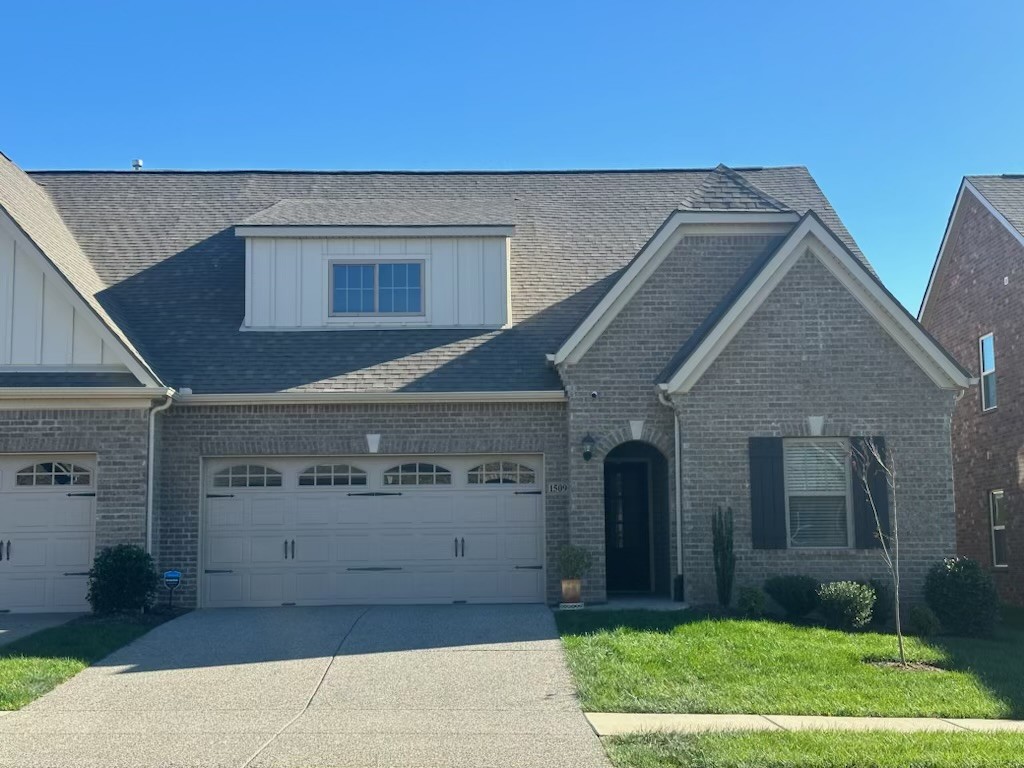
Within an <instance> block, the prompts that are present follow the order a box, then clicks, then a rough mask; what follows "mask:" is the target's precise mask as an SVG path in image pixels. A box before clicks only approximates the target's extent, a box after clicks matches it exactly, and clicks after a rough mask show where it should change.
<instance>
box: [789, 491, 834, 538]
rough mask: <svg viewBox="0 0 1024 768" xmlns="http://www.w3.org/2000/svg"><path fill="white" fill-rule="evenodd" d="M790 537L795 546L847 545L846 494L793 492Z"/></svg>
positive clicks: (790, 508) (790, 502)
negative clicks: (823, 494) (808, 494)
mask: <svg viewBox="0 0 1024 768" xmlns="http://www.w3.org/2000/svg"><path fill="white" fill-rule="evenodd" d="M789 538H790V544H791V545H792V546H794V547H845V546H847V545H848V544H849V539H848V531H847V527H846V496H790V497H789Z"/></svg>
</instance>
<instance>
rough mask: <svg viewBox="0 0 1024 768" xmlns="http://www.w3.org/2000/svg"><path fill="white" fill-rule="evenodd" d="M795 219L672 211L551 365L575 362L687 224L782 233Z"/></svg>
mask: <svg viewBox="0 0 1024 768" xmlns="http://www.w3.org/2000/svg"><path fill="white" fill-rule="evenodd" d="M799 220H800V217H799V216H798V215H797V214H795V213H761V212H758V213H750V212H742V211H741V212H736V213H732V212H709V211H676V212H674V213H672V214H671V215H670V216H669V217H668V218H667V219H666V220H665V221H664V223H663V224H662V225H661V226H660V227H658V229H657V231H656V232H655V233H654V235H652V236H651V239H650V240H648V241H647V243H646V244H645V245H644V246H643V248H641V249H640V251H639V252H638V253H637V255H636V257H635V258H634V260H633V263H632V264H630V265H629V267H628V268H627V269H626V272H625V274H623V275H622V277H620V278H619V279H618V281H616V283H615V285H613V286H612V287H611V289H609V291H608V293H606V294H605V295H604V297H603V298H602V299H601V301H600V302H598V304H597V306H596V307H594V308H593V309H592V310H591V311H590V314H588V315H587V316H586V318H585V319H584V320H583V322H582V323H580V325H579V327H578V328H577V329H576V330H575V331H574V332H573V334H572V335H571V336H570V337H569V338H568V339H566V341H565V343H563V344H562V346H561V347H560V348H559V349H558V351H557V352H555V353H554V355H550V356H549V358H548V359H549V360H551V362H553V363H554V364H555V365H561V364H562V363H570V364H572V363H577V362H579V361H580V359H582V357H583V356H584V355H585V354H586V353H587V350H589V349H590V348H591V347H592V346H593V345H594V342H596V341H597V339H598V338H600V336H601V334H602V333H604V331H605V329H607V328H608V326H609V325H611V323H612V321H613V320H614V319H615V318H616V317H617V316H618V314H619V313H620V312H621V311H622V310H623V308H624V307H625V306H626V305H627V304H628V303H629V301H630V299H632V298H633V296H635V295H636V293H637V291H639V290H640V288H641V287H642V286H643V285H644V283H646V282H647V280H648V278H650V276H651V275H652V274H654V272H655V270H657V268H658V267H659V266H661V263H662V262H663V261H664V260H665V257H666V256H668V254H669V253H671V252H672V249H673V248H675V246H676V244H677V243H678V242H679V241H680V240H681V239H682V238H683V237H684V236H685V235H686V234H688V233H689V230H690V229H691V228H693V229H694V230H695V234H709V233H710V232H715V233H717V234H722V235H729V234H739V233H743V234H757V233H760V232H765V231H770V232H773V233H778V234H782V233H785V232H787V231H789V229H790V228H791V227H792V225H794V224H796V223H797V222H798V221H799ZM709 227H710V228H709Z"/></svg>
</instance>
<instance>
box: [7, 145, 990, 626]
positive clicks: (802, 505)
mask: <svg viewBox="0 0 1024 768" xmlns="http://www.w3.org/2000/svg"><path fill="white" fill-rule="evenodd" d="M969 382H970V377H969V374H968V373H967V372H966V371H965V370H963V369H962V368H960V367H959V366H958V365H957V364H956V362H955V361H954V360H953V359H952V358H950V357H949V356H948V355H947V354H946V353H945V352H944V351H943V350H942V348H941V347H939V346H938V345H937V344H936V343H935V342H934V341H933V340H932V339H931V338H930V337H928V335H927V334H925V333H924V332H923V331H922V329H921V328H920V326H918V325H917V323H916V321H915V320H914V319H913V318H912V317H910V316H909V315H907V314H906V312H905V311H903V310H902V308H901V307H900V305H899V304H898V303H897V302H896V301H895V300H894V299H893V298H892V296H890V295H889V294H888V293H887V292H886V291H885V289H884V288H883V287H882V286H881V284H880V283H879V282H878V280H877V278H876V277H875V275H874V273H873V272H872V271H871V268H870V267H869V266H868V265H867V262H866V261H865V260H864V258H863V256H862V255H861V254H860V252H859V250H858V249H857V246H856V243H855V242H854V241H853V239H852V238H851V237H850V235H849V233H848V232H847V231H846V229H845V227H844V226H843V225H842V222H841V221H840V220H839V219H838V217H837V216H836V214H835V212H834V211H833V210H832V208H831V206H830V205H829V203H828V201H827V200H826V199H825V198H824V196H823V195H822V194H821V191H820V190H819V189H818V187H817V185H816V184H815V183H814V181H813V179H811V177H810V176H809V175H808V173H807V171H806V170H805V169H803V168H763V169H762V168H756V169H755V168H751V169H740V170H734V169H730V168H726V167H724V166H719V167H718V168H715V169H710V170H708V169H703V170H679V171H586V172H509V173H484V172H462V173H399V172H392V173H327V172H308V173H303V172H259V171H237V172H236V171H226V172H152V171H146V172H138V173H132V172H128V173H119V172H73V171H68V172H57V171H45V172H35V173H30V174H26V173H24V172H23V171H21V170H20V169H18V168H17V166H15V165H14V164H13V163H11V162H10V161H8V160H7V159H6V158H2V159H0V556H2V558H3V559H2V560H0V577H2V578H0V609H4V608H10V609H14V610H73V609H76V608H80V607H81V606H82V603H83V599H84V576H83V575H82V574H83V573H84V571H85V570H86V569H87V568H88V566H89V561H90V559H91V556H92V554H93V552H94V551H95V549H96V548H97V547H102V546H105V545H109V544H113V543H116V542H121V541H124V542H130V543H135V544H140V545H143V546H146V547H148V548H150V549H151V551H152V552H153V554H154V556H155V557H156V560H157V562H158V565H159V567H160V568H176V569H179V570H181V571H182V573H183V584H182V587H181V589H180V591H179V593H178V594H179V595H180V596H181V599H183V600H184V601H185V602H187V603H189V604H196V605H199V606H201V607H213V606H242V605H248V606H259V605H280V604H282V603H284V604H292V603H295V604H332V603H369V602H391V603H401V602H451V601H455V602H460V601H469V602H544V601H546V602H557V601H558V599H559V573H558V566H557V562H558V553H559V550H560V549H561V547H562V546H564V545H565V544H568V543H574V544H577V545H580V546H583V547H586V548H587V549H588V550H590V552H591V553H592V554H593V556H594V567H593V568H592V569H591V571H590V572H589V573H588V574H587V576H586V579H585V584H584V597H585V599H586V600H588V601H603V600H605V599H607V598H608V596H609V594H615V593H632V594H637V593H640V594H656V595H663V596H665V597H669V596H674V597H676V598H679V599H682V598H685V599H686V600H689V601H692V602H705V601H709V600H712V599H713V596H714V588H713V583H714V578H713V568H712V565H711V557H710V556H711V537H710V530H711V526H710V517H711V514H712V512H713V510H715V509H716V508H717V507H719V506H723V507H731V508H732V509H733V510H734V512H735V514H736V523H737V525H736V550H737V553H738V580H739V583H740V584H758V583H760V582H761V581H762V580H763V579H764V578H765V577H766V576H768V575H771V574H776V573H794V572H807V573H812V574H813V575H815V576H818V577H820V578H822V579H831V578H866V577H871V576H879V575H881V574H882V573H883V566H882V563H881V559H880V557H879V553H878V552H877V551H876V550H875V545H876V544H877V541H876V540H875V539H874V538H873V535H872V534H873V520H868V519H867V518H866V517H865V513H864V509H865V507H864V504H863V499H862V498H861V494H862V492H861V491H860V490H859V488H860V484H859V483H858V482H857V479H856V477H855V476H854V473H853V472H852V470H851V466H850V461H849V452H850V450H851V446H853V445H855V444H856V441H857V440H859V439H861V438H864V437H869V436H871V437H879V438H884V443H885V446H886V447H887V450H888V451H890V452H891V453H892V454H893V455H895V456H897V457H898V458H899V462H900V464H899V466H900V468H901V469H900V471H901V475H900V476H901V481H900V482H901V485H900V491H901V495H900V499H901V501H900V512H901V524H902V531H903V545H904V561H903V562H904V569H905V578H906V583H907V589H908V591H909V592H912V593H916V592H917V591H919V589H920V585H921V577H922V575H923V573H924V571H925V569H926V568H927V567H928V565H930V564H931V563H932V562H934V561H935V560H937V559H938V558H940V557H942V556H944V555H947V554H950V553H951V552H952V551H953V550H954V519H953V495H952V494H953V489H952V484H951V478H950V464H951V457H950V452H949V439H950V426H949V422H950V414H951V411H952V408H953V403H954V399H955V397H956V396H957V395H958V393H960V392H962V391H963V390H964V388H966V387H967V386H968V385H969ZM880 495H881V496H882V498H881V499H880V500H879V504H880V506H881V509H882V515H883V517H886V515H887V514H888V506H889V503H888V497H887V496H885V495H884V494H880Z"/></svg>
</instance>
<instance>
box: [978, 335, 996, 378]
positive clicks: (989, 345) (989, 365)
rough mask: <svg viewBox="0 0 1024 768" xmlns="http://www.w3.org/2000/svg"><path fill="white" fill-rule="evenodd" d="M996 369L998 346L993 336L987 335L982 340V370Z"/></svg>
mask: <svg viewBox="0 0 1024 768" xmlns="http://www.w3.org/2000/svg"><path fill="white" fill-rule="evenodd" d="M995 369H996V348H995V341H994V339H993V337H992V336H986V337H985V338H984V339H982V340H981V372H982V373H984V372H985V371H994V370H995Z"/></svg>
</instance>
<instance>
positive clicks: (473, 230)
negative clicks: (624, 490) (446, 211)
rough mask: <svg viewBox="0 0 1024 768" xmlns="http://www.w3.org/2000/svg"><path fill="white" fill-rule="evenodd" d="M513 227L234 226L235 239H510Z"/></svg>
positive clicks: (513, 232)
mask: <svg viewBox="0 0 1024 768" xmlns="http://www.w3.org/2000/svg"><path fill="white" fill-rule="evenodd" d="M514 234H515V227H513V226H471V225H470V226H451V227H446V226H424V227H411V226H405V227H402V226H398V227H392V226H380V227H366V226H302V225H297V226H284V225H282V226H253V225H249V226H237V227H235V236H236V237H323V238H330V237H512V235H514Z"/></svg>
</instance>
